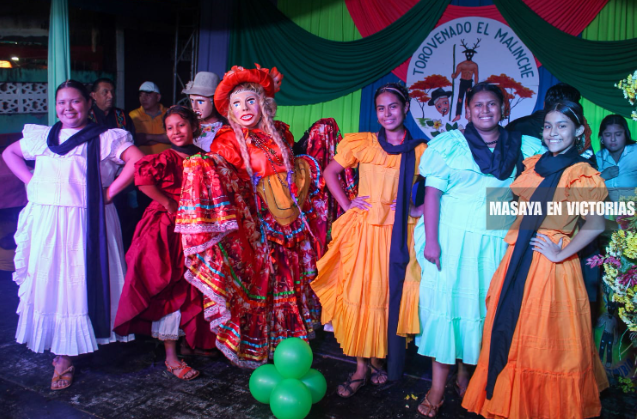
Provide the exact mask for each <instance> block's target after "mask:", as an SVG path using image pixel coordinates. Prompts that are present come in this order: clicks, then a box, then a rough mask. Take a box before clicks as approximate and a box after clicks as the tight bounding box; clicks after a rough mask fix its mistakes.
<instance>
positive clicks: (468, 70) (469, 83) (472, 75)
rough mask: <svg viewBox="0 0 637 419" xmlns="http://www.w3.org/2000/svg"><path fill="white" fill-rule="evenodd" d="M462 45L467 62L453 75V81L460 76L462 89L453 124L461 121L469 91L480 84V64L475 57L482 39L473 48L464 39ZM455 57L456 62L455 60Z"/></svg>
mask: <svg viewBox="0 0 637 419" xmlns="http://www.w3.org/2000/svg"><path fill="white" fill-rule="evenodd" d="M460 43H461V45H462V46H463V47H464V51H462V53H463V54H464V56H465V58H466V60H464V61H463V62H461V63H460V64H458V67H456V71H454V72H453V73H452V74H451V78H452V79H454V80H455V79H456V77H458V76H460V87H459V88H458V103H457V104H456V116H455V118H453V122H456V121H458V120H459V119H460V116H461V115H462V108H463V106H462V105H463V104H464V96H465V95H466V94H467V90H469V89H471V87H473V84H474V80H475V83H476V84H477V83H478V74H479V73H478V64H476V63H475V62H473V56H474V55H475V54H477V53H478V51H476V48H478V44H479V43H480V38H478V42H476V43H475V44H473V47H471V48H469V47H468V46H467V44H465V42H464V39H462V40H460ZM455 58H456V57H455V56H454V60H455Z"/></svg>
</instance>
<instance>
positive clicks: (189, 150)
mask: <svg viewBox="0 0 637 419" xmlns="http://www.w3.org/2000/svg"><path fill="white" fill-rule="evenodd" d="M170 148H172V149H173V150H175V151H177V152H179V153H184V154H187V155H189V156H194V155H195V154H197V153H202V152H204V151H203V150H202V149H200V148H199V147H197V146H196V145H194V144H189V145H187V146H186V147H180V146H178V145H174V144H173V145H171V147H170Z"/></svg>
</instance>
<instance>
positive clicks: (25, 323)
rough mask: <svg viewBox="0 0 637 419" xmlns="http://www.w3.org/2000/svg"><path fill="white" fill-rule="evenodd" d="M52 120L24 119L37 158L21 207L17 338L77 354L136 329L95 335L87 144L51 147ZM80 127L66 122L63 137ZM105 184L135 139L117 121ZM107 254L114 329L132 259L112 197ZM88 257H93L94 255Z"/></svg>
mask: <svg viewBox="0 0 637 419" xmlns="http://www.w3.org/2000/svg"><path fill="white" fill-rule="evenodd" d="M50 129H51V128H50V127H46V126H40V125H25V127H24V130H23V132H22V134H23V136H24V138H22V139H21V140H20V148H21V150H22V154H23V156H24V158H25V159H26V160H35V161H36V165H35V172H34V174H33V178H32V179H31V181H30V182H29V183H28V185H27V197H28V200H29V203H28V204H27V206H26V207H25V208H24V209H23V210H22V212H21V213H20V218H19V221H18V229H17V232H16V234H15V241H16V243H17V245H18V247H17V249H16V255H15V268H16V271H15V273H14V274H13V280H14V281H15V282H16V283H17V284H18V285H19V291H18V295H19V297H20V304H19V306H18V311H17V312H18V315H19V316H20V318H19V321H18V329H17V332H16V340H17V341H18V343H26V344H27V347H28V348H29V349H31V350H32V351H34V352H44V351H45V350H47V349H50V350H51V352H53V353H54V354H56V355H69V356H74V355H79V354H83V353H88V352H94V351H96V350H97V345H98V344H106V343H110V342H114V341H115V340H119V341H129V340H132V339H133V335H129V336H127V337H121V336H117V335H115V333H111V336H110V337H109V338H104V339H96V338H95V334H94V332H93V326H92V324H91V320H90V318H89V316H88V303H87V296H86V279H85V276H86V274H85V272H86V270H85V264H86V263H87V261H86V255H85V248H86V215H87V214H86V211H87V209H86V182H87V179H86V152H87V144H82V145H80V146H78V147H76V148H75V149H73V150H71V151H70V152H69V153H68V154H66V155H64V156H60V155H57V154H55V153H53V152H52V151H51V150H49V148H48V147H47V144H46V140H47V135H48V133H49V130H50ZM78 131H79V130H75V129H62V130H61V132H60V144H62V143H63V142H64V141H66V140H68V139H69V138H70V137H71V136H72V135H73V134H75V133H77V132H78ZM100 140H101V144H100V153H101V163H100V172H101V177H102V185H103V186H104V187H106V186H109V185H110V184H111V183H112V182H113V179H114V178H115V174H116V172H117V170H118V168H119V166H120V165H122V164H124V162H123V161H122V160H121V159H120V156H121V154H122V153H123V152H124V150H126V149H127V148H128V147H130V146H131V145H133V142H132V138H131V136H130V134H129V133H128V132H127V131H124V130H121V129H111V130H108V131H106V132H104V133H103V134H101V135H100ZM106 229H107V242H108V262H109V272H110V287H111V330H112V326H113V322H114V321H115V314H116V313H117V305H118V303H119V297H120V294H121V292H122V287H123V285H124V276H125V273H126V265H125V263H124V252H123V249H124V247H123V245H122V233H121V227H120V224H119V220H118V218H117V212H116V210H115V206H114V205H113V204H108V205H106ZM88 263H94V262H92V261H88Z"/></svg>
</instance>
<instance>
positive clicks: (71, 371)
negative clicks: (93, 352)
mask: <svg viewBox="0 0 637 419" xmlns="http://www.w3.org/2000/svg"><path fill="white" fill-rule="evenodd" d="M53 365H55V364H53ZM74 375H75V367H74V366H73V365H71V366H70V367H68V368H67V369H65V370H64V371H62V372H61V373H58V372H57V371H55V370H53V378H52V379H51V390H53V391H57V390H64V389H65V388H69V387H71V384H73V376H74ZM65 376H67V377H65ZM68 376H70V378H68ZM58 381H63V382H64V381H66V382H67V385H62V386H61V387H56V386H54V384H55V383H57V382H58Z"/></svg>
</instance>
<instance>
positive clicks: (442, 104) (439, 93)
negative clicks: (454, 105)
mask: <svg viewBox="0 0 637 419" xmlns="http://www.w3.org/2000/svg"><path fill="white" fill-rule="evenodd" d="M451 95H452V93H451V92H447V91H445V90H443V89H442V88H440V87H439V88H437V89H436V90H434V91H433V93H432V94H431V99H430V100H429V102H427V105H429V106H435V107H436V110H437V111H438V112H440V115H442V116H445V115H447V114H448V113H449V96H451Z"/></svg>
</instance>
